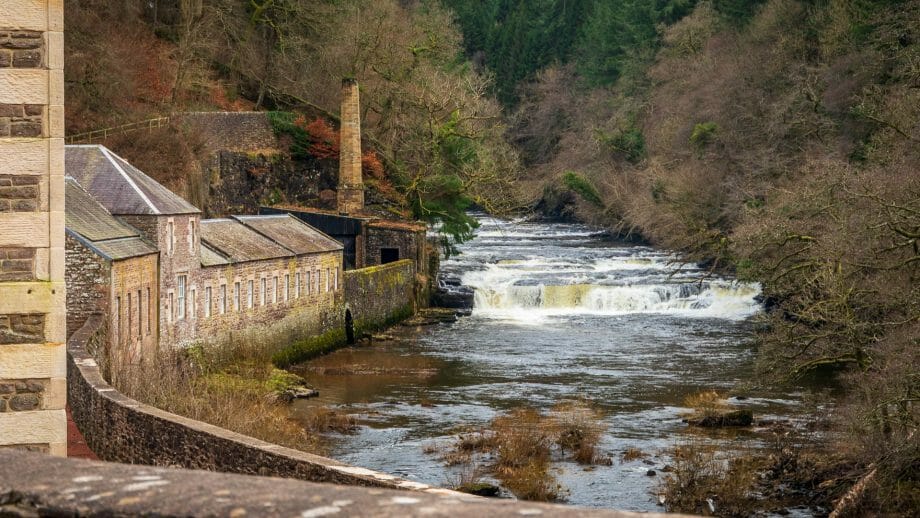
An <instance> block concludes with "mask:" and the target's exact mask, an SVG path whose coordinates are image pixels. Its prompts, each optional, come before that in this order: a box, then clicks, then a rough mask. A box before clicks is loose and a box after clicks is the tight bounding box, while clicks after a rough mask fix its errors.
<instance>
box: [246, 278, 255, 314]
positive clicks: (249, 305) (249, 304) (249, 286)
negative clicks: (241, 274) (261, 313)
mask: <svg viewBox="0 0 920 518" xmlns="http://www.w3.org/2000/svg"><path fill="white" fill-rule="evenodd" d="M252 285H253V282H252V279H249V281H248V282H247V283H246V307H247V308H249V309H252V302H253V299H254V297H255V294H254V293H253V292H252Z"/></svg>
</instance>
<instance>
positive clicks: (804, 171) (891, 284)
mask: <svg viewBox="0 0 920 518" xmlns="http://www.w3.org/2000/svg"><path fill="white" fill-rule="evenodd" d="M446 3H447V4H448V5H451V6H452V7H453V8H455V9H456V12H457V13H458V16H459V19H460V24H461V26H462V27H463V29H464V33H465V35H466V39H465V41H466V47H467V50H468V52H469V53H470V55H471V56H472V57H473V58H474V59H475V60H476V61H477V62H478V63H481V64H483V66H484V67H485V68H486V69H487V70H488V71H490V72H492V73H493V74H494V75H495V78H496V84H495V87H496V92H497V94H498V95H499V97H500V98H501V99H502V101H503V102H504V103H505V104H506V106H507V107H508V110H509V114H510V115H509V117H510V120H511V128H512V130H511V132H510V134H509V136H510V138H511V139H512V140H513V142H514V143H515V144H516V146H517V148H518V149H519V150H520V152H521V156H522V158H523V159H524V160H525V162H526V163H527V165H528V175H527V178H528V182H527V183H528V184H529V185H530V187H531V192H532V194H533V196H534V197H535V198H540V202H539V207H540V208H541V209H542V210H543V211H544V212H545V213H546V214H548V215H552V216H561V217H573V218H576V219H581V220H586V221H591V222H594V223H598V224H602V225H606V226H608V227H611V228H614V229H618V230H620V231H621V232H623V233H632V234H638V235H641V236H642V237H644V238H645V239H648V240H650V241H651V242H653V243H655V244H658V245H662V246H666V247H670V248H674V249H677V250H681V251H683V252H685V253H687V254H689V255H690V256H692V257H695V258H697V259H698V260H701V261H705V262H707V263H708V264H710V265H711V266H712V267H713V268H719V269H727V270H733V271H735V272H737V274H738V275H739V276H740V277H742V278H745V279H751V280H756V281H760V282H762V283H763V287H764V293H765V296H766V300H767V305H768V306H769V308H770V309H771V311H770V313H769V322H768V325H767V327H765V330H764V331H763V332H761V333H760V335H759V336H760V341H761V357H762V360H761V367H762V369H761V370H762V373H763V374H764V375H765V380H767V381H768V382H782V381H784V380H788V379H799V378H802V377H811V378H813V379H818V380H830V379H831V378H833V377H834V376H835V375H836V376H837V377H838V378H840V379H844V380H846V382H847V383H848V387H849V392H848V394H849V397H848V399H847V401H846V403H845V404H844V405H843V406H842V407H841V408H840V409H838V411H837V412H836V413H835V418H836V421H835V422H836V427H835V428H834V430H835V432H836V433H838V434H839V435H834V434H831V435H832V436H834V437H835V438H836V439H839V443H837V444H836V445H835V448H836V450H837V451H840V452H844V454H845V457H846V459H847V460H848V461H849V462H851V464H850V466H851V469H852V472H851V473H850V476H851V477H852V479H853V480H854V481H855V480H858V479H859V478H860V477H862V476H865V475H867V474H869V473H871V474H872V476H871V477H870V482H869V483H868V484H865V485H864V487H863V489H864V490H865V492H864V493H860V494H859V497H858V498H857V500H856V501H857V505H855V507H854V506H851V508H850V509H849V512H851V513H853V514H854V515H861V514H862V513H867V512H870V510H875V511H878V510H883V511H884V512H907V511H908V510H910V509H913V510H914V511H916V509H917V508H918V507H920V489H918V481H920V468H918V466H920V460H918V459H920V457H918V451H920V437H918V436H917V435H916V428H917V423H918V417H920V412H918V409H917V405H916V402H917V397H918V393H920V370H918V364H920V359H918V356H920V355H918V353H917V352H918V346H920V341H918V336H920V322H918V319H920V282H918V281H920V279H918V276H920V246H918V238H920V2H917V1H912V0H906V1H872V0H824V1H818V0H815V1H793V0H768V1H764V2H756V1H752V2H745V1H741V0H713V1H710V2H696V1H692V0H687V1H679V0H678V1H657V2H646V1H639V0H594V1H587V0H586V1H581V2H579V1H565V0H558V1H553V0H545V1H534V2H511V1H505V0H492V1H486V2H479V1H475V2H473V1H466V0H446ZM836 496H839V494H838V495H836ZM836 496H835V497H836ZM687 510H690V511H694V510H695V511H698V512H703V511H704V509H692V508H691V509H687Z"/></svg>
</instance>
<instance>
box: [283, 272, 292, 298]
mask: <svg viewBox="0 0 920 518" xmlns="http://www.w3.org/2000/svg"><path fill="white" fill-rule="evenodd" d="M290 289H291V274H289V273H286V274H284V301H285V302H287V301H288V300H289V299H290V298H291V297H290V293H289V292H290Z"/></svg>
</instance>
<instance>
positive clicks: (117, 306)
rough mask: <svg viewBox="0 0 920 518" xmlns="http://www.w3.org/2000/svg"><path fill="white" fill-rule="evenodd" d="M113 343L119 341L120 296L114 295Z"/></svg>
mask: <svg viewBox="0 0 920 518" xmlns="http://www.w3.org/2000/svg"><path fill="white" fill-rule="evenodd" d="M113 320H115V343H116V344H117V343H121V342H120V338H121V297H115V318H114V319H113Z"/></svg>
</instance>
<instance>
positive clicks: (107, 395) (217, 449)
mask: <svg viewBox="0 0 920 518" xmlns="http://www.w3.org/2000/svg"><path fill="white" fill-rule="evenodd" d="M101 329H103V327H102V317H100V316H98V315H97V316H94V317H91V318H90V319H89V320H88V321H87V324H86V325H85V326H84V327H83V328H81V329H80V330H78V331H77V332H76V333H74V334H73V336H71V338H70V340H69V341H68V364H67V373H68V377H67V379H68V395H69V398H70V407H71V410H72V414H73V419H74V422H75V423H76V424H77V427H78V428H79V429H80V431H81V432H82V434H83V436H84V438H85V439H86V442H87V444H88V445H89V447H90V448H91V449H92V450H93V452H94V453H96V455H98V456H99V458H101V459H103V460H107V461H111V462H124V463H129V464H146V465H151V466H178V467H183V468H189V469H205V470H212V471H223V472H229V473H242V474H252V475H264V476H275V477H287V478H297V479H301V480H310V481H315V482H334V483H338V484H348V485H358V486H375V487H388V488H396V489H418V490H430V491H433V492H443V490H438V489H434V488H429V487H428V486H426V485H424V484H419V483H416V482H409V481H403V480H399V479H397V478H396V477H394V476H392V475H386V474H383V473H377V472H374V471H371V470H368V469H364V468H357V467H352V466H348V465H345V464H342V463H340V462H337V461H335V460H332V459H327V458H324V457H319V456H317V455H311V454H309V453H304V452H300V451H296V450H291V449H289V448H284V447H281V446H277V445H274V444H269V443H266V442H263V441H260V440H257V439H253V438H251V437H247V436H244V435H241V434H238V433H234V432H231V431H229V430H224V429H223V428H219V427H216V426H213V425H209V424H207V423H202V422H200V421H195V420H193V419H188V418H185V417H182V416H178V415H175V414H170V413H168V412H164V411H162V410H159V409H157V408H154V407H151V406H149V405H145V404H143V403H140V402H138V401H136V400H133V399H131V398H129V397H127V396H125V395H123V394H121V393H119V392H118V391H116V390H115V389H114V388H112V387H111V386H110V385H109V384H108V383H106V382H105V380H104V379H103V378H102V374H101V373H100V371H99V368H98V365H97V364H96V362H95V360H93V358H92V356H90V355H89V353H87V352H86V347H87V345H90V344H91V343H92V342H93V341H96V340H104V339H105V338H104V337H103V336H100V335H101V334H102V333H101ZM212 496H213V495H212Z"/></svg>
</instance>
